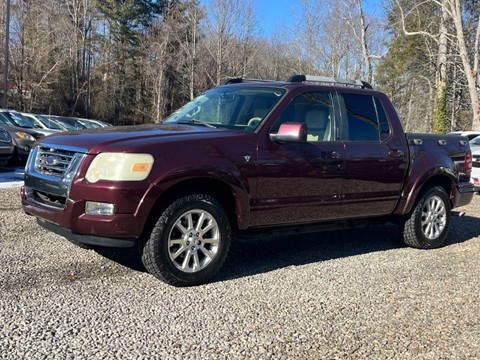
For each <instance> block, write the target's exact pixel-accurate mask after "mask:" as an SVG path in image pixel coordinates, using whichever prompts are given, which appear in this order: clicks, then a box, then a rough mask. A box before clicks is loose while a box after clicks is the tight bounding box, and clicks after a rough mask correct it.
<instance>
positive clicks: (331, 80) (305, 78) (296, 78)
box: [287, 75, 373, 89]
mask: <svg viewBox="0 0 480 360" xmlns="http://www.w3.org/2000/svg"><path fill="white" fill-rule="evenodd" d="M287 81H288V82H321V83H327V84H338V85H349V86H359V87H361V88H362V89H373V87H372V85H370V84H369V83H367V82H365V81H361V80H351V79H342V78H336V77H327V76H313V75H293V76H291V77H290V78H289V79H288V80H287Z"/></svg>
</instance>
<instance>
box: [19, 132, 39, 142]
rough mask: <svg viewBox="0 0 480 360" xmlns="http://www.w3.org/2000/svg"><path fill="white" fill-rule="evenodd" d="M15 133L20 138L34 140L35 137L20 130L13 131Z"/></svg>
mask: <svg viewBox="0 0 480 360" xmlns="http://www.w3.org/2000/svg"><path fill="white" fill-rule="evenodd" d="M15 135H17V136H18V137H19V138H20V139H24V140H30V141H35V138H34V137H33V136H32V135H30V134H27V133H24V132H22V131H15Z"/></svg>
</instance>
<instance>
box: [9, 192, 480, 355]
mask: <svg viewBox="0 0 480 360" xmlns="http://www.w3.org/2000/svg"><path fill="white" fill-rule="evenodd" d="M18 192H19V190H18V188H17V189H7V190H0V242H1V243H0V264H1V268H0V359H44V358H49V359H51V358H59V359H110V358H122V359H130V358H152V357H153V358H162V359H177V358H178V359H185V358H190V359H272V358H273V359H327V358H329V359H359V358H362V359H364V358H381V359H413V358H415V359H478V358H480V315H479V311H480V305H479V303H480V289H479V278H480V261H479V254H480V219H479V218H477V216H480V197H479V196H475V199H474V202H473V203H472V204H471V205H469V206H468V207H465V208H464V209H463V210H465V211H466V212H467V215H466V216H465V217H463V218H460V219H459V218H455V219H454V221H453V226H452V229H451V234H450V238H449V242H448V244H447V246H445V247H443V248H441V249H436V250H429V251H421V250H415V249H410V248H406V247H404V246H403V244H402V241H401V238H400V236H399V234H398V231H397V228H396V227H395V226H391V225H386V226H377V227H371V228H368V229H363V230H352V231H343V232H330V233H320V234H312V235H302V236H290V237H275V238H267V239H256V240H255V239H253V240H246V239H239V240H236V241H235V242H234V244H233V245H232V249H231V253H230V256H229V258H228V259H227V262H226V263H225V266H224V268H223V269H222V271H221V272H220V273H219V275H218V276H217V277H216V278H215V279H214V282H212V283H211V284H208V285H204V286H199V287H195V288H181V289H178V288H173V287H170V286H168V285H165V284H164V283H162V282H160V281H158V280H156V279H155V278H153V277H152V276H150V275H149V274H147V273H145V271H144V270H143V268H142V266H141V264H140V262H139V260H138V257H137V256H136V255H135V254H134V253H133V252H129V251H128V250H111V249H110V250H101V251H100V250H97V251H95V250H84V249H81V248H78V247H76V246H75V245H73V244H71V243H69V242H68V241H66V240H64V239H63V238H61V237H59V236H57V235H53V234H50V233H48V232H46V231H44V230H42V229H41V228H40V227H38V226H37V225H36V223H35V221H34V219H33V218H31V217H28V216H26V215H24V214H23V212H22V210H21V207H20V202H19V195H18Z"/></svg>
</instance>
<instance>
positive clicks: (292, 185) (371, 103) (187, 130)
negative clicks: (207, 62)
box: [21, 75, 473, 286]
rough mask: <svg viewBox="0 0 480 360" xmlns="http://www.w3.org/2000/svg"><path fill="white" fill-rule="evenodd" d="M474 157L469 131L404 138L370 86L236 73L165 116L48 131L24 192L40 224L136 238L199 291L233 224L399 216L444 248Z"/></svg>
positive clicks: (90, 241)
mask: <svg viewBox="0 0 480 360" xmlns="http://www.w3.org/2000/svg"><path fill="white" fill-rule="evenodd" d="M471 164H472V161H471V152H470V146H469V143H468V139H467V137H464V136H459V135H432V134H425V135H422V134H405V133H404V131H403V128H402V125H401V121H400V119H399V118H398V115H397V113H396V112H395V109H394V107H393V105H392V103H391V102H390V100H389V99H388V97H387V96H386V95H385V94H383V93H381V92H378V91H374V90H373V89H372V88H371V87H370V86H369V85H368V84H366V83H363V82H361V81H354V80H342V79H340V80H339V79H335V78H324V77H315V76H305V75H297V76H294V77H292V78H291V79H289V80H288V81H286V82H277V81H255V80H246V79H232V80H230V81H229V82H228V83H227V84H225V85H224V86H220V87H217V88H214V89H212V90H209V91H208V92H206V93H205V94H203V95H201V96H199V97H197V98H196V99H194V100H192V101H191V102H189V103H188V104H186V105H185V106H184V107H182V108H181V109H180V110H178V111H176V112H175V113H173V114H172V115H171V116H170V117H168V118H167V119H166V121H165V122H164V123H163V124H160V125H153V126H132V127H115V128H111V129H102V130H96V131H95V132H93V131H89V132H85V133H80V132H75V133H71V132H70V133H68V132H65V133H59V134H56V135H52V136H49V137H48V138H45V139H42V140H40V141H39V142H38V144H37V145H36V147H35V149H34V150H33V153H32V155H31V156H30V159H29V162H28V164H27V166H26V169H25V186H24V187H23V188H22V190H21V197H22V204H23V209H24V211H25V212H26V213H27V214H30V215H33V216H35V217H36V218H37V221H38V223H39V224H40V225H41V226H42V227H44V228H46V229H48V230H50V231H53V232H55V233H57V234H60V235H62V236H64V237H66V238H69V239H71V240H72V241H75V242H77V243H80V244H87V245H97V246H112V247H133V246H134V245H135V244H136V245H138V248H139V249H140V254H141V259H142V261H143V264H144V265H145V268H146V269H147V270H148V271H149V272H150V273H151V274H152V275H154V276H156V277H158V278H159V279H161V280H163V281H165V282H167V283H169V284H172V285H175V286H189V285H198V284H201V283H204V282H206V281H208V279H210V278H211V277H212V276H213V275H214V274H215V273H216V272H217V271H218V270H219V269H220V268H221V266H222V265H223V263H224V261H225V258H226V256H227V253H228V250H229V247H230V242H231V239H232V233H233V232H234V233H242V234H252V233H255V234H257V235H258V234H264V233H275V232H277V233H278V232H281V233H285V232H288V231H292V232H295V233H296V232H302V231H303V232H311V231H318V230H329V229H343V228H349V227H355V226H363V225H365V224H375V223H384V222H394V223H396V224H398V225H399V227H400V229H401V230H400V232H401V233H402V234H403V239H404V242H405V243H406V244H407V245H409V246H412V247H416V248H422V249H430V248H436V247H439V246H441V245H442V244H443V243H444V241H445V240H446V238H447V235H448V232H449V228H450V221H451V216H452V212H451V209H453V208H456V207H459V206H463V205H466V204H468V203H469V202H470V201H471V199H472V197H473V186H472V184H471V183H470V172H471ZM233 238H235V237H233ZM286 256H288V255H286Z"/></svg>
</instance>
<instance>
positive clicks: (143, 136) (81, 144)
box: [40, 124, 231, 154]
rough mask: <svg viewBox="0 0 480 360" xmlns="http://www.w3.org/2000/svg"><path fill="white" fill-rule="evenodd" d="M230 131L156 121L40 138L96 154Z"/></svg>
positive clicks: (129, 149)
mask: <svg viewBox="0 0 480 360" xmlns="http://www.w3.org/2000/svg"><path fill="white" fill-rule="evenodd" d="M228 133H231V131H229V130H225V129H220V128H207V127H202V126H191V125H183V124H182V125H176V124H157V125H137V126H119V127H114V128H112V127H110V128H103V129H91V130H79V131H69V132H62V133H56V134H54V135H50V136H48V137H46V138H45V139H42V140H41V141H40V144H42V145H47V144H48V145H51V146H58V147H61V148H65V147H68V148H73V149H77V150H80V151H82V152H86V153H89V154H98V153H100V152H102V151H115V148H116V147H117V146H116V145H120V144H121V145H122V146H121V147H122V149H123V151H125V144H126V143H130V144H132V147H129V148H128V151H127V152H131V151H132V152H134V151H138V148H139V147H141V144H145V143H149V142H151V141H152V140H153V141H158V140H160V139H161V140H162V141H175V140H188V139H193V138H202V137H212V136H214V137H215V136H225V135H226V134H228Z"/></svg>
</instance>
